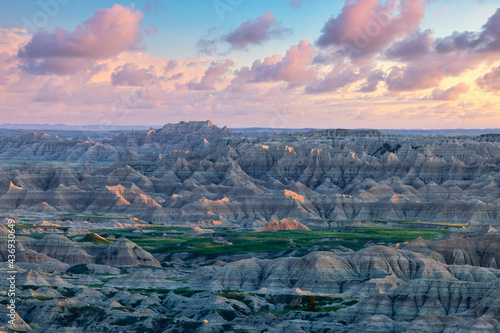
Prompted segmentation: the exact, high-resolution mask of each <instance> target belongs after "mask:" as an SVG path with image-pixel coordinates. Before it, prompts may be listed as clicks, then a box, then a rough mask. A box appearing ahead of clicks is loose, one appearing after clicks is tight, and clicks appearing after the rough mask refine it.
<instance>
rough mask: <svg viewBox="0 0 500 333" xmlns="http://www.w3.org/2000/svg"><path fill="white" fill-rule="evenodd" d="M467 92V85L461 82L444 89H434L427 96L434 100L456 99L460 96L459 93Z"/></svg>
mask: <svg viewBox="0 0 500 333" xmlns="http://www.w3.org/2000/svg"><path fill="white" fill-rule="evenodd" d="M468 92H469V85H468V84H465V83H463V82H461V83H459V84H457V85H456V86H453V87H451V88H449V89H446V90H442V89H439V88H438V89H434V91H433V92H432V94H431V96H430V97H429V98H430V99H433V100H436V101H456V100H457V99H459V98H460V95H462V94H466V93H468Z"/></svg>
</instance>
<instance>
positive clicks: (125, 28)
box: [18, 5, 142, 75]
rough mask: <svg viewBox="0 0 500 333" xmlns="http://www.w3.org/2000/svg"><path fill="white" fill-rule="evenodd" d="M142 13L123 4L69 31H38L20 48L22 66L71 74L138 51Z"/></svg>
mask: <svg viewBox="0 0 500 333" xmlns="http://www.w3.org/2000/svg"><path fill="white" fill-rule="evenodd" d="M141 19H142V13H141V12H140V11H134V10H133V9H131V8H127V7H123V6H121V5H114V6H113V7H111V8H109V9H99V10H97V11H96V12H95V14H94V16H92V17H91V18H90V19H88V20H87V21H85V22H84V23H83V24H82V25H80V26H78V27H77V28H76V29H75V31H73V32H69V31H65V30H63V29H61V28H56V29H55V31H54V32H48V31H45V30H40V31H38V32H36V33H35V34H34V35H33V37H32V38H31V40H30V41H29V42H28V44H27V45H26V46H24V47H23V48H22V49H20V50H19V53H18V57H19V58H20V60H21V62H22V64H21V68H22V69H23V70H25V71H27V72H30V73H32V74H38V75H44V74H60V75H66V74H72V73H75V72H79V71H84V70H87V69H89V68H91V67H92V66H94V65H95V63H96V62H97V61H98V60H100V59H107V58H110V57H113V56H116V55H118V54H120V53H121V52H123V51H131V50H136V49H137V47H138V43H139V42H140V40H141Z"/></svg>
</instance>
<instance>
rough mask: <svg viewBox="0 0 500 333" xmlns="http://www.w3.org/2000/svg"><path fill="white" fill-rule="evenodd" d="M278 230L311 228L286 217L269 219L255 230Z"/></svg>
mask: <svg viewBox="0 0 500 333" xmlns="http://www.w3.org/2000/svg"><path fill="white" fill-rule="evenodd" d="M278 230H311V229H309V228H308V227H306V226H305V225H303V224H302V223H300V222H298V221H296V220H294V219H291V218H286V219H283V220H281V221H279V222H278V221H271V222H269V223H267V224H266V225H264V226H262V227H258V228H257V230H256V231H278Z"/></svg>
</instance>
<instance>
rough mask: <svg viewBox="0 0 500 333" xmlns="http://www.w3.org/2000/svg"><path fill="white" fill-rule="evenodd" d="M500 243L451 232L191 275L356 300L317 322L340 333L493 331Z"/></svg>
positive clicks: (248, 287)
mask: <svg viewBox="0 0 500 333" xmlns="http://www.w3.org/2000/svg"><path fill="white" fill-rule="evenodd" d="M499 244H500V233H498V232H492V231H490V232H489V233H478V234H472V235H468V236H467V235H466V234H460V235H451V236H449V237H444V238H442V239H439V240H436V241H433V242H427V241H424V240H422V239H417V240H415V241H413V242H410V243H409V244H407V245H405V246H404V247H402V248H400V249H391V248H387V247H384V246H375V247H369V248H366V249H364V250H361V251H358V252H353V253H346V252H334V253H332V252H314V253H311V254H308V255H306V256H304V257H300V258H295V257H286V258H279V259H274V260H268V259H257V258H252V259H246V260H241V261H236V262H232V263H228V264H226V265H224V266H220V267H215V266H211V267H204V268H200V269H199V270H198V271H196V272H194V273H193V275H192V279H193V283H194V284H195V285H199V286H203V287H204V288H206V287H207V279H208V280H209V287H210V288H211V289H212V290H228V289H229V290H242V291H247V292H256V293H268V292H269V293H275V294H287V293H294V291H296V290H300V291H301V292H302V293H304V292H306V293H316V294H324V293H326V294H333V295H341V296H344V297H355V298H356V299H358V300H359V302H358V303H357V304H355V305H353V306H351V307H349V308H345V309H340V310H338V311H337V312H335V313H333V314H331V315H330V316H328V317H327V318H326V319H325V318H321V319H319V321H327V322H332V324H333V325H335V324H339V323H340V325H339V326H338V327H337V328H336V329H341V330H342V331H346V332H452V331H454V330H458V331H460V332H469V331H473V332H496V331H498V330H499V329H500V323H499V320H500V303H499V302H498V301H497V299H498V297H499V296H500V294H499V292H500V284H499V283H500V279H499V278H500V270H499V269H498V267H497V266H496V261H497V260H498V258H499V256H500V251H499ZM492 265H494V266H495V267H494V268H492V267H491V266H492ZM318 318H319V316H318ZM287 319H288V320H289V321H291V320H298V319H300V320H304V315H303V314H299V313H294V314H293V315H292V312H290V314H289V315H288V316H287ZM310 320H312V319H310ZM304 324H306V325H305V326H304V328H302V331H304V332H308V331H314V329H313V327H314V326H311V323H304ZM290 325H291V323H290V322H288V323H286V326H285V327H280V328H279V329H278V328H277V329H276V332H285V331H286V329H291V326H290ZM316 325H317V323H316ZM278 326H280V325H278ZM325 326H326V325H325ZM316 327H317V326H316ZM465 327H466V328H465ZM326 331H328V332H330V330H326ZM331 331H332V332H336V330H335V329H333V330H331Z"/></svg>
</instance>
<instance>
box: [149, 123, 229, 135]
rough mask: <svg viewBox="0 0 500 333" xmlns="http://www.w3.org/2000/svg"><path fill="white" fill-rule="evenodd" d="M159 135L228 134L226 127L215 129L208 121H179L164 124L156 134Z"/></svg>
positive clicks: (215, 126)
mask: <svg viewBox="0 0 500 333" xmlns="http://www.w3.org/2000/svg"><path fill="white" fill-rule="evenodd" d="M157 133H158V134H160V135H165V134H167V135H168V134H212V135H213V134H215V135H228V134H230V132H229V130H228V129H227V127H226V126H224V127H223V128H219V127H217V125H214V124H213V123H212V122H211V121H210V120H206V121H181V122H179V123H178V124H166V125H165V126H163V128H162V129H161V130H159V131H158V132H157Z"/></svg>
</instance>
